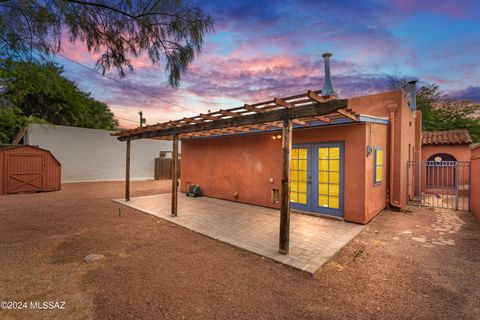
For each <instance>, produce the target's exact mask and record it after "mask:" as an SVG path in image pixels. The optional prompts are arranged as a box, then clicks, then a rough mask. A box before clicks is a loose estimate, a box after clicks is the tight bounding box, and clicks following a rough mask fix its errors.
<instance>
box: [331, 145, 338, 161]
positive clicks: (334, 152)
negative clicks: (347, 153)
mask: <svg viewBox="0 0 480 320" xmlns="http://www.w3.org/2000/svg"><path fill="white" fill-rule="evenodd" d="M329 149H330V152H329V154H330V159H340V148H338V147H335V148H329Z"/></svg>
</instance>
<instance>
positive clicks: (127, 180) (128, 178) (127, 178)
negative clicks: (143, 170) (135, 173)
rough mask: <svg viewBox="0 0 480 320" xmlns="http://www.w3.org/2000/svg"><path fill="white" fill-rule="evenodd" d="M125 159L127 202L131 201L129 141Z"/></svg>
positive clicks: (128, 141)
mask: <svg viewBox="0 0 480 320" xmlns="http://www.w3.org/2000/svg"><path fill="white" fill-rule="evenodd" d="M126 154H127V155H126V159H125V201H130V140H127V152H126Z"/></svg>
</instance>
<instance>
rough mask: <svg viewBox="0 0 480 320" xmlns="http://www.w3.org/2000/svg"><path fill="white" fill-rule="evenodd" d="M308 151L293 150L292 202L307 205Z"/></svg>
mask: <svg viewBox="0 0 480 320" xmlns="http://www.w3.org/2000/svg"><path fill="white" fill-rule="evenodd" d="M307 158H308V149H307V148H292V158H291V162H290V202H294V203H300V204H307V174H308V163H307Z"/></svg>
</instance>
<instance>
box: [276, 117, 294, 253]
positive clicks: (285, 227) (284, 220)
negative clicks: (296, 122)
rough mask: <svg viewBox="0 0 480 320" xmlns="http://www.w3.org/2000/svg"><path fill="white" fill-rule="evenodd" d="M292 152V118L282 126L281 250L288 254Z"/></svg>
mask: <svg viewBox="0 0 480 320" xmlns="http://www.w3.org/2000/svg"><path fill="white" fill-rule="evenodd" d="M291 152H292V120H290V119H289V120H284V122H283V127H282V185H281V200H280V240H279V252H280V253H283V254H288V250H289V242H290V156H291Z"/></svg>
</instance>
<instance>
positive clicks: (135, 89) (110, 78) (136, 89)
mask: <svg viewBox="0 0 480 320" xmlns="http://www.w3.org/2000/svg"><path fill="white" fill-rule="evenodd" d="M55 54H56V55H59V56H60V57H62V58H64V59H66V60H68V61H70V62H72V63H75V64H76V65H79V66H81V67H82V68H85V69H87V70H89V71H92V72H95V73H96V74H98V75H100V76H102V77H105V78H107V79H109V80H112V81H114V82H116V83H119V84H121V85H123V86H125V87H127V88H130V89H132V90H134V91H137V92H140V93H142V94H144V95H147V96H149V97H151V98H154V99H157V100H158V101H161V102H163V103H167V104H170V105H172V106H175V107H178V108H180V109H183V110H186V111H190V112H193V113H195V114H196V113H198V112H197V111H194V110H192V109H188V108H186V107H183V106H181V105H179V104H176V103H174V102H171V101H168V100H165V99H162V98H159V97H157V96H154V95H152V94H150V93H149V92H146V91H143V90H140V89H138V88H135V87H133V86H132V85H129V84H126V83H124V82H122V81H120V80H118V79H115V78H112V77H110V76H107V75H104V74H102V73H101V72H99V71H97V70H95V69H93V68H90V67H88V66H86V65H84V64H82V63H80V62H77V61H75V60H73V59H71V58H69V57H67V56H65V55H63V54H61V53H59V52H56V53H55Z"/></svg>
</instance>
